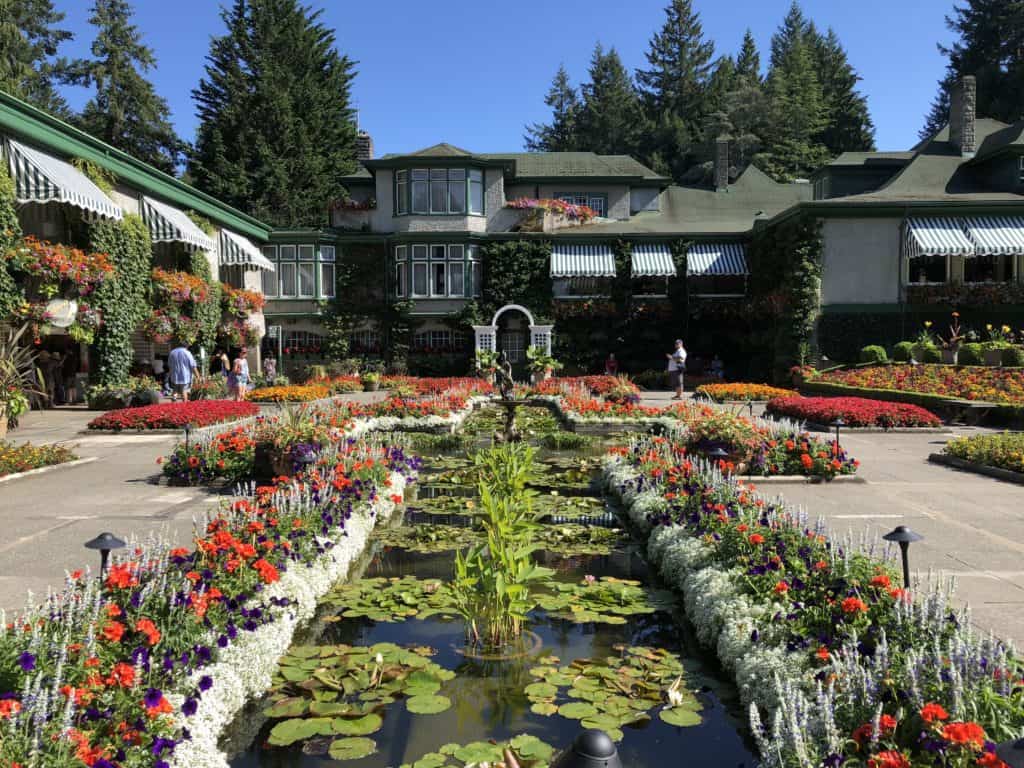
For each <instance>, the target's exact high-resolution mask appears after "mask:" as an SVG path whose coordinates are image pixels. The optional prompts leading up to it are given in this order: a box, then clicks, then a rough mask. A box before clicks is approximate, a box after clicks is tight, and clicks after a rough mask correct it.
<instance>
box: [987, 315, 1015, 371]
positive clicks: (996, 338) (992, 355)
mask: <svg viewBox="0 0 1024 768" xmlns="http://www.w3.org/2000/svg"><path fill="white" fill-rule="evenodd" d="M985 332H986V333H987V334H988V339H989V340H988V342H987V343H986V344H985V347H984V349H983V351H982V356H983V358H984V360H985V365H1002V364H1003V350H1004V349H1007V348H1008V347H1012V346H1013V332H1012V331H1011V330H1010V326H1008V325H1003V326H1001V327H999V328H994V327H993V326H992V323H989V324H987V325H986V326H985Z"/></svg>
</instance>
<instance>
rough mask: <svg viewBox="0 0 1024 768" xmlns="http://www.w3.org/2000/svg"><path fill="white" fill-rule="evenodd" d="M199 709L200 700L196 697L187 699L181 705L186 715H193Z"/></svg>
mask: <svg viewBox="0 0 1024 768" xmlns="http://www.w3.org/2000/svg"><path fill="white" fill-rule="evenodd" d="M197 709H199V702H198V701H196V700H195V699H185V702H184V703H183V704H182V705H181V711H182V713H183V714H184V715H185V716H186V717H192V715H194V714H195V713H196V710H197Z"/></svg>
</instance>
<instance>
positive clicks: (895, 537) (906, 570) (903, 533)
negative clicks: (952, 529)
mask: <svg viewBox="0 0 1024 768" xmlns="http://www.w3.org/2000/svg"><path fill="white" fill-rule="evenodd" d="M882 538H883V539H885V540H886V541H895V542H896V543H897V544H899V545H900V552H902V553H903V586H904V587H906V588H907V589H910V554H909V552H910V542H912V541H921V540H922V539H923V538H924V536H922V535H921V534H919V533H914V532H913V531H912V530H910V529H909V528H907V526H905V525H897V526H896V527H895V528H893V529H892V530H891V531H889V533H887V534H885V536H883V537H882Z"/></svg>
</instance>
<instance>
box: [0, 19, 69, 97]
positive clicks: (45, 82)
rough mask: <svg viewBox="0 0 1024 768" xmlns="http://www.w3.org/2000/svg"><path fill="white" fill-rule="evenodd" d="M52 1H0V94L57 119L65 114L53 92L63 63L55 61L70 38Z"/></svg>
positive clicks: (58, 60) (60, 75)
mask: <svg viewBox="0 0 1024 768" xmlns="http://www.w3.org/2000/svg"><path fill="white" fill-rule="evenodd" d="M62 21H64V14H63V13H59V12H58V11H55V10H54V8H53V2H52V0H0V90H2V91H5V92H7V93H9V94H11V95H12V96H17V97H18V98H19V99H24V100H25V101H27V102H29V103H30V104H34V105H35V106H37V107H39V108H40V109H44V110H46V111H47V112H50V113H51V114H55V115H57V116H59V117H66V116H67V115H68V113H69V110H68V106H67V102H65V101H64V98H63V97H62V96H61V95H60V94H59V93H58V92H57V87H56V86H57V84H59V83H60V82H61V81H62V80H63V77H64V71H65V68H66V66H67V63H66V62H65V61H64V60H63V59H58V58H57V53H58V49H59V48H60V45H61V43H63V42H65V41H67V40H70V39H71V38H72V34H71V33H70V32H68V31H67V30H65V29H61V28H60V27H59V25H60V23H61V22H62Z"/></svg>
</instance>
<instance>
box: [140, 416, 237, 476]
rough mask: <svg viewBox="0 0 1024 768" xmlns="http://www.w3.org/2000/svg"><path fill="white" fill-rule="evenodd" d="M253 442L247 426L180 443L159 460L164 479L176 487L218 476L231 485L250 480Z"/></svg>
mask: <svg viewBox="0 0 1024 768" xmlns="http://www.w3.org/2000/svg"><path fill="white" fill-rule="evenodd" d="M255 460H256V440H255V439H254V438H253V436H252V432H251V430H250V429H248V428H247V427H236V428H235V429H230V430H228V431H226V432H222V433H220V434H218V435H215V436H214V437H213V439H212V440H209V441H205V442H201V441H197V442H194V443H190V444H189V445H188V446H187V447H186V446H185V444H184V443H179V444H178V445H176V446H175V447H174V450H173V451H172V452H171V454H170V455H169V456H165V457H160V458H159V459H157V463H158V464H160V465H161V470H162V471H163V474H164V476H165V477H166V478H167V479H168V480H171V481H172V482H174V483H176V484H179V485H198V484H201V483H208V482H210V481H212V480H215V479H217V478H219V477H222V478H224V479H226V480H230V481H232V482H238V481H239V480H246V479H248V478H250V477H252V471H253V465H254V463H255Z"/></svg>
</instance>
